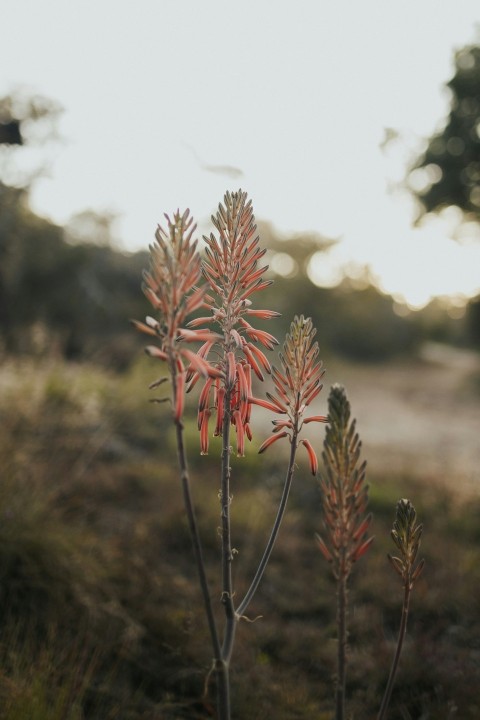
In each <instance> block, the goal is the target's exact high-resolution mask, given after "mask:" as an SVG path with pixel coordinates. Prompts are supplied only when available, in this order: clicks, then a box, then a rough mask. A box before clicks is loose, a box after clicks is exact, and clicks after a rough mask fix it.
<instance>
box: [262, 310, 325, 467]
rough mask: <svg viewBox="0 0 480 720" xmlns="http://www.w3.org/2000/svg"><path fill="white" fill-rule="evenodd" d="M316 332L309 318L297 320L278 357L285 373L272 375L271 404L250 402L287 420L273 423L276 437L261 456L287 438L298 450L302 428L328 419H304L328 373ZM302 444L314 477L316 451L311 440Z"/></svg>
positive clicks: (267, 402)
mask: <svg viewBox="0 0 480 720" xmlns="http://www.w3.org/2000/svg"><path fill="white" fill-rule="evenodd" d="M315 332H316V331H315V329H314V327H313V325H312V321H311V319H310V318H307V319H305V318H304V317H303V315H301V316H300V317H297V316H295V318H294V320H293V322H292V323H291V325H290V332H289V333H288V334H287V337H286V339H285V343H284V346H283V353H279V358H280V362H281V365H282V371H283V372H281V371H280V370H278V369H277V368H276V367H274V368H273V371H272V377H273V382H274V385H275V393H274V394H271V393H267V394H266V395H267V398H268V400H262V399H260V398H255V397H250V399H249V401H250V403H252V404H255V405H260V406H262V407H264V408H267V409H268V410H271V411H272V412H274V413H278V414H280V415H284V416H285V417H284V418H282V419H280V420H273V421H272V423H273V426H274V428H273V434H272V435H271V436H270V437H269V438H268V439H267V440H265V442H264V443H263V445H262V446H261V447H260V450H259V452H264V450H266V449H267V448H268V447H270V445H273V443H275V442H277V440H280V439H281V438H285V437H288V438H289V440H290V442H291V443H294V444H295V446H296V445H297V442H298V435H299V433H300V431H301V429H302V427H303V425H306V424H308V423H311V422H327V419H328V418H327V417H325V416H324V415H311V416H309V417H304V414H305V411H306V409H307V408H308V406H309V405H310V403H311V402H312V400H314V399H315V398H316V397H317V395H318V394H319V393H320V391H321V389H322V387H323V385H322V383H321V379H322V377H323V375H324V372H325V371H324V370H323V369H322V363H321V361H319V360H318V354H319V348H318V343H317V342H314V337H315ZM300 442H301V444H302V445H303V446H304V447H305V448H306V450H307V453H308V457H309V461H310V468H311V471H312V474H313V475H315V474H316V473H317V470H318V460H317V456H316V453H315V450H314V449H313V446H312V444H311V442H310V441H309V440H308V439H306V438H305V439H303V440H301V441H300Z"/></svg>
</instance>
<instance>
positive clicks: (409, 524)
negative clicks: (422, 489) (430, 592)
mask: <svg viewBox="0 0 480 720" xmlns="http://www.w3.org/2000/svg"><path fill="white" fill-rule="evenodd" d="M422 531H423V525H419V524H418V523H417V514H416V512H415V508H414V507H413V505H412V503H411V502H410V500H406V499H402V500H399V501H398V503H397V509H396V513H395V521H394V523H393V529H392V532H391V535H392V540H393V542H394V543H395V545H396V546H397V548H398V549H399V550H400V554H401V558H399V557H392V555H390V554H389V555H388V559H389V560H390V562H391V563H392V565H393V567H394V568H395V570H396V571H397V573H398V574H399V575H400V577H401V578H402V580H403V583H404V585H405V586H408V588H409V590H411V589H412V587H413V584H414V582H415V580H416V579H417V578H418V576H419V575H420V573H421V572H422V570H423V566H424V564H425V560H420V562H419V563H418V565H417V566H416V567H415V560H416V557H417V554H418V550H419V547H420V540H421V537H422Z"/></svg>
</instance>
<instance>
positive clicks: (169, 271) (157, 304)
mask: <svg viewBox="0 0 480 720" xmlns="http://www.w3.org/2000/svg"><path fill="white" fill-rule="evenodd" d="M165 217H166V220H167V225H168V233H167V232H166V231H165V230H164V229H163V228H162V227H161V226H160V225H159V226H158V229H157V232H156V234H155V238H156V242H155V243H154V244H152V245H150V267H149V269H148V270H145V271H144V273H143V279H144V282H143V285H142V289H143V292H144V294H145V296H146V297H147V299H148V300H149V302H150V303H151V305H152V306H153V308H154V310H155V312H156V314H157V315H158V320H157V319H156V318H153V317H150V316H147V318H146V320H145V323H142V322H138V321H137V320H132V323H133V325H134V326H135V327H136V328H137V329H138V330H140V331H141V332H144V333H146V334H147V335H150V336H153V337H155V338H156V340H157V341H158V343H159V344H158V345H150V346H149V347H147V348H146V352H147V353H148V354H149V355H151V356H152V357H154V358H158V359H159V360H164V361H166V362H167V363H168V365H169V370H170V375H171V377H172V381H173V399H174V416H175V420H177V421H179V420H180V419H181V417H182V415H183V406H184V397H185V385H186V381H187V377H188V375H189V374H190V373H191V372H192V368H193V369H194V371H195V372H197V373H200V374H201V375H203V376H204V377H206V378H217V377H219V376H220V374H221V373H220V371H219V370H218V369H217V368H215V367H213V366H212V365H210V363H208V362H207V361H206V360H204V359H203V357H202V355H201V354H199V353H194V352H192V351H191V350H189V349H188V348H186V347H184V343H191V342H202V343H204V344H205V343H213V342H215V340H217V339H218V335H217V334H215V333H213V332H211V331H210V330H191V329H189V328H187V327H185V325H186V323H187V320H188V317H189V316H190V315H191V314H192V313H194V312H195V311H196V310H198V309H199V308H201V307H202V306H203V305H204V303H205V292H206V288H205V287H202V286H200V285H199V281H200V280H201V277H202V276H201V259H200V256H199V254H198V252H197V241H196V240H195V241H193V240H192V236H193V233H194V232H195V227H196V226H195V225H194V224H193V220H192V218H191V217H190V213H189V211H188V210H186V211H185V212H184V213H183V214H182V215H181V214H180V213H179V212H178V211H177V212H176V213H175V214H174V216H173V219H170V217H169V216H168V215H165ZM185 363H187V366H186V365H185ZM160 382H163V380H160V381H158V382H156V383H153V384H152V385H151V387H155V386H157V385H158V384H160Z"/></svg>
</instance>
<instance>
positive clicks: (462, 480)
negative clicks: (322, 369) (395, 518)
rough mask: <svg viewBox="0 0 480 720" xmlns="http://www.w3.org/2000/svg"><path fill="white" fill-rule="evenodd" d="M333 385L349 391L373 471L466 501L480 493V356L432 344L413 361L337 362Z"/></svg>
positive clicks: (330, 374)
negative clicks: (423, 482) (438, 488)
mask: <svg viewBox="0 0 480 720" xmlns="http://www.w3.org/2000/svg"><path fill="white" fill-rule="evenodd" d="M334 382H340V383H342V384H343V385H344V386H345V387H346V389H347V392H348V396H349V398H350V402H351V405H352V414H353V416H354V417H356V418H357V429H358V432H359V434H360V436H361V438H362V441H363V450H364V456H365V457H366V458H367V460H368V464H369V467H370V468H371V469H372V470H374V471H375V472H376V473H380V474H381V473H391V474H394V475H399V474H402V473H405V474H408V475H414V476H418V477H421V478H423V479H425V480H428V481H429V482H432V484H439V485H441V486H445V487H447V488H448V489H454V490H455V491H457V492H458V494H459V497H462V498H463V499H465V498H466V497H469V496H472V495H474V496H478V493H479V492H480V355H479V354H477V353H474V352H470V351H461V350H456V349H453V348H449V347H444V346H441V345H436V344H428V345H425V346H424V347H423V348H422V352H421V354H420V357H419V358H418V360H416V361H414V362H410V363H408V364H407V363H402V364H400V363H394V364H387V365H378V366H372V365H368V366H365V365H351V364H346V363H340V364H339V363H337V362H335V363H334V364H333V366H332V367H331V368H330V367H328V368H327V373H326V376H325V386H326V389H327V388H328V387H329V386H330V385H331V384H333V383H334ZM326 397H327V393H325V395H324V397H323V403H326ZM323 410H325V407H324V408H323Z"/></svg>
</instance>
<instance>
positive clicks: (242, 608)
mask: <svg viewBox="0 0 480 720" xmlns="http://www.w3.org/2000/svg"><path fill="white" fill-rule="evenodd" d="M296 454H297V434H294V435H293V437H292V442H291V446H290V460H289V463H288V469H287V474H286V476H285V483H284V485H283V492H282V497H281V500H280V504H279V506H278V511H277V516H276V518H275V522H274V524H273V528H272V532H271V534H270V538H269V540H268V543H267V546H266V548H265V551H264V553H263V556H262V559H261V560H260V563H259V566H258V569H257V572H256V573H255V576H254V578H253V580H252V583H251V585H250V587H249V588H248V590H247V592H246V594H245V597H244V598H243V600H242V602H241V603H240V605H239V606H238V608H237V613H238V615H240V616H241V615H244V614H245V612H246V610H247V608H248V606H249V605H250V602H251V600H252V598H253V596H254V595H255V593H256V591H257V588H258V586H259V584H260V581H261V579H262V577H263V574H264V572H265V568H266V567H267V564H268V561H269V559H270V555H271V554H272V550H273V546H274V545H275V541H276V539H277V535H278V531H279V530H280V525H281V524H282V520H283V516H284V514H285V509H286V507H287V500H288V496H289V493H290V488H291V485H292V479H293V473H294V470H295V457H296Z"/></svg>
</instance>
